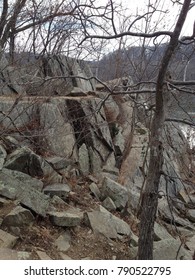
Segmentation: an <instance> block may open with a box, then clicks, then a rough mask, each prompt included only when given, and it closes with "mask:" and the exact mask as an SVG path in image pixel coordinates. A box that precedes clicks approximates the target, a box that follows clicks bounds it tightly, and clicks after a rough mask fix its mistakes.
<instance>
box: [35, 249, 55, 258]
mask: <svg viewBox="0 0 195 280" xmlns="http://www.w3.org/2000/svg"><path fill="white" fill-rule="evenodd" d="M36 254H37V255H38V257H39V259H40V260H52V259H51V258H50V257H49V256H48V255H47V254H46V253H45V252H44V251H36Z"/></svg>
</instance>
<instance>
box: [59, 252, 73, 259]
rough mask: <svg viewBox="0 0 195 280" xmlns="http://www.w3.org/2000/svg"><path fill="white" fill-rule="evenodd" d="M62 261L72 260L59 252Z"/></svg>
mask: <svg viewBox="0 0 195 280" xmlns="http://www.w3.org/2000/svg"><path fill="white" fill-rule="evenodd" d="M59 255H60V256H61V258H62V260H72V259H71V258H70V257H69V256H68V255H66V254H64V253H63V252H59Z"/></svg>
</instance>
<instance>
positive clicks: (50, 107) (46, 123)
mask: <svg viewBox="0 0 195 280" xmlns="http://www.w3.org/2000/svg"><path fill="white" fill-rule="evenodd" d="M52 102H53V103H43V104H42V105H41V106H40V125H41V127H43V130H44V131H45V133H43V134H44V135H45V134H46V135H47V137H45V136H43V137H42V144H43V146H44V147H45V148H46V149H47V150H49V151H50V152H52V153H54V154H56V155H59V156H63V157H66V158H69V157H71V156H72V159H74V160H75V161H77V156H76V153H75V148H76V139H75V135H74V130H73V127H72V125H71V124H70V118H68V116H67V111H68V109H67V106H66V101H65V100H61V103H62V104H60V105H59V102H56V104H55V100H53V101H52ZM62 105H63V107H64V108H63V109H61V106H62Z"/></svg>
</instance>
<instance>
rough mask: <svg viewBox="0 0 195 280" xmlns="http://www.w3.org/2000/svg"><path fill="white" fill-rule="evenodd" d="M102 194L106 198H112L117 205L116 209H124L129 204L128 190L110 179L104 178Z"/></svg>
mask: <svg viewBox="0 0 195 280" xmlns="http://www.w3.org/2000/svg"><path fill="white" fill-rule="evenodd" d="M101 193H102V196H103V197H104V198H106V197H110V198H111V199H112V200H113V202H114V204H115V205H116V208H119V209H123V208H124V207H125V206H126V204H127V201H128V192H127V189H126V188H125V187H123V186H122V185H120V184H118V183H116V182H115V181H113V180H111V179H110V178H108V177H105V178H104V181H103V183H102V190H101Z"/></svg>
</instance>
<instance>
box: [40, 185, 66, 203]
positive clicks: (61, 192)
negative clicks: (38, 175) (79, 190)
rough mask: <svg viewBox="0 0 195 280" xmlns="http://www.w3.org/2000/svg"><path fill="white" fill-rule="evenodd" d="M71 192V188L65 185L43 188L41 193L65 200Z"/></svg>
mask: <svg viewBox="0 0 195 280" xmlns="http://www.w3.org/2000/svg"><path fill="white" fill-rule="evenodd" d="M70 191H71V188H70V186H69V185H67V184H59V183H58V184H52V185H48V186H46V187H45V188H44V190H43V192H44V193H45V194H49V195H50V196H51V197H53V196H54V195H56V196H58V197H60V198H62V199H64V200H66V198H67V197H68V194H69V192H70Z"/></svg>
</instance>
